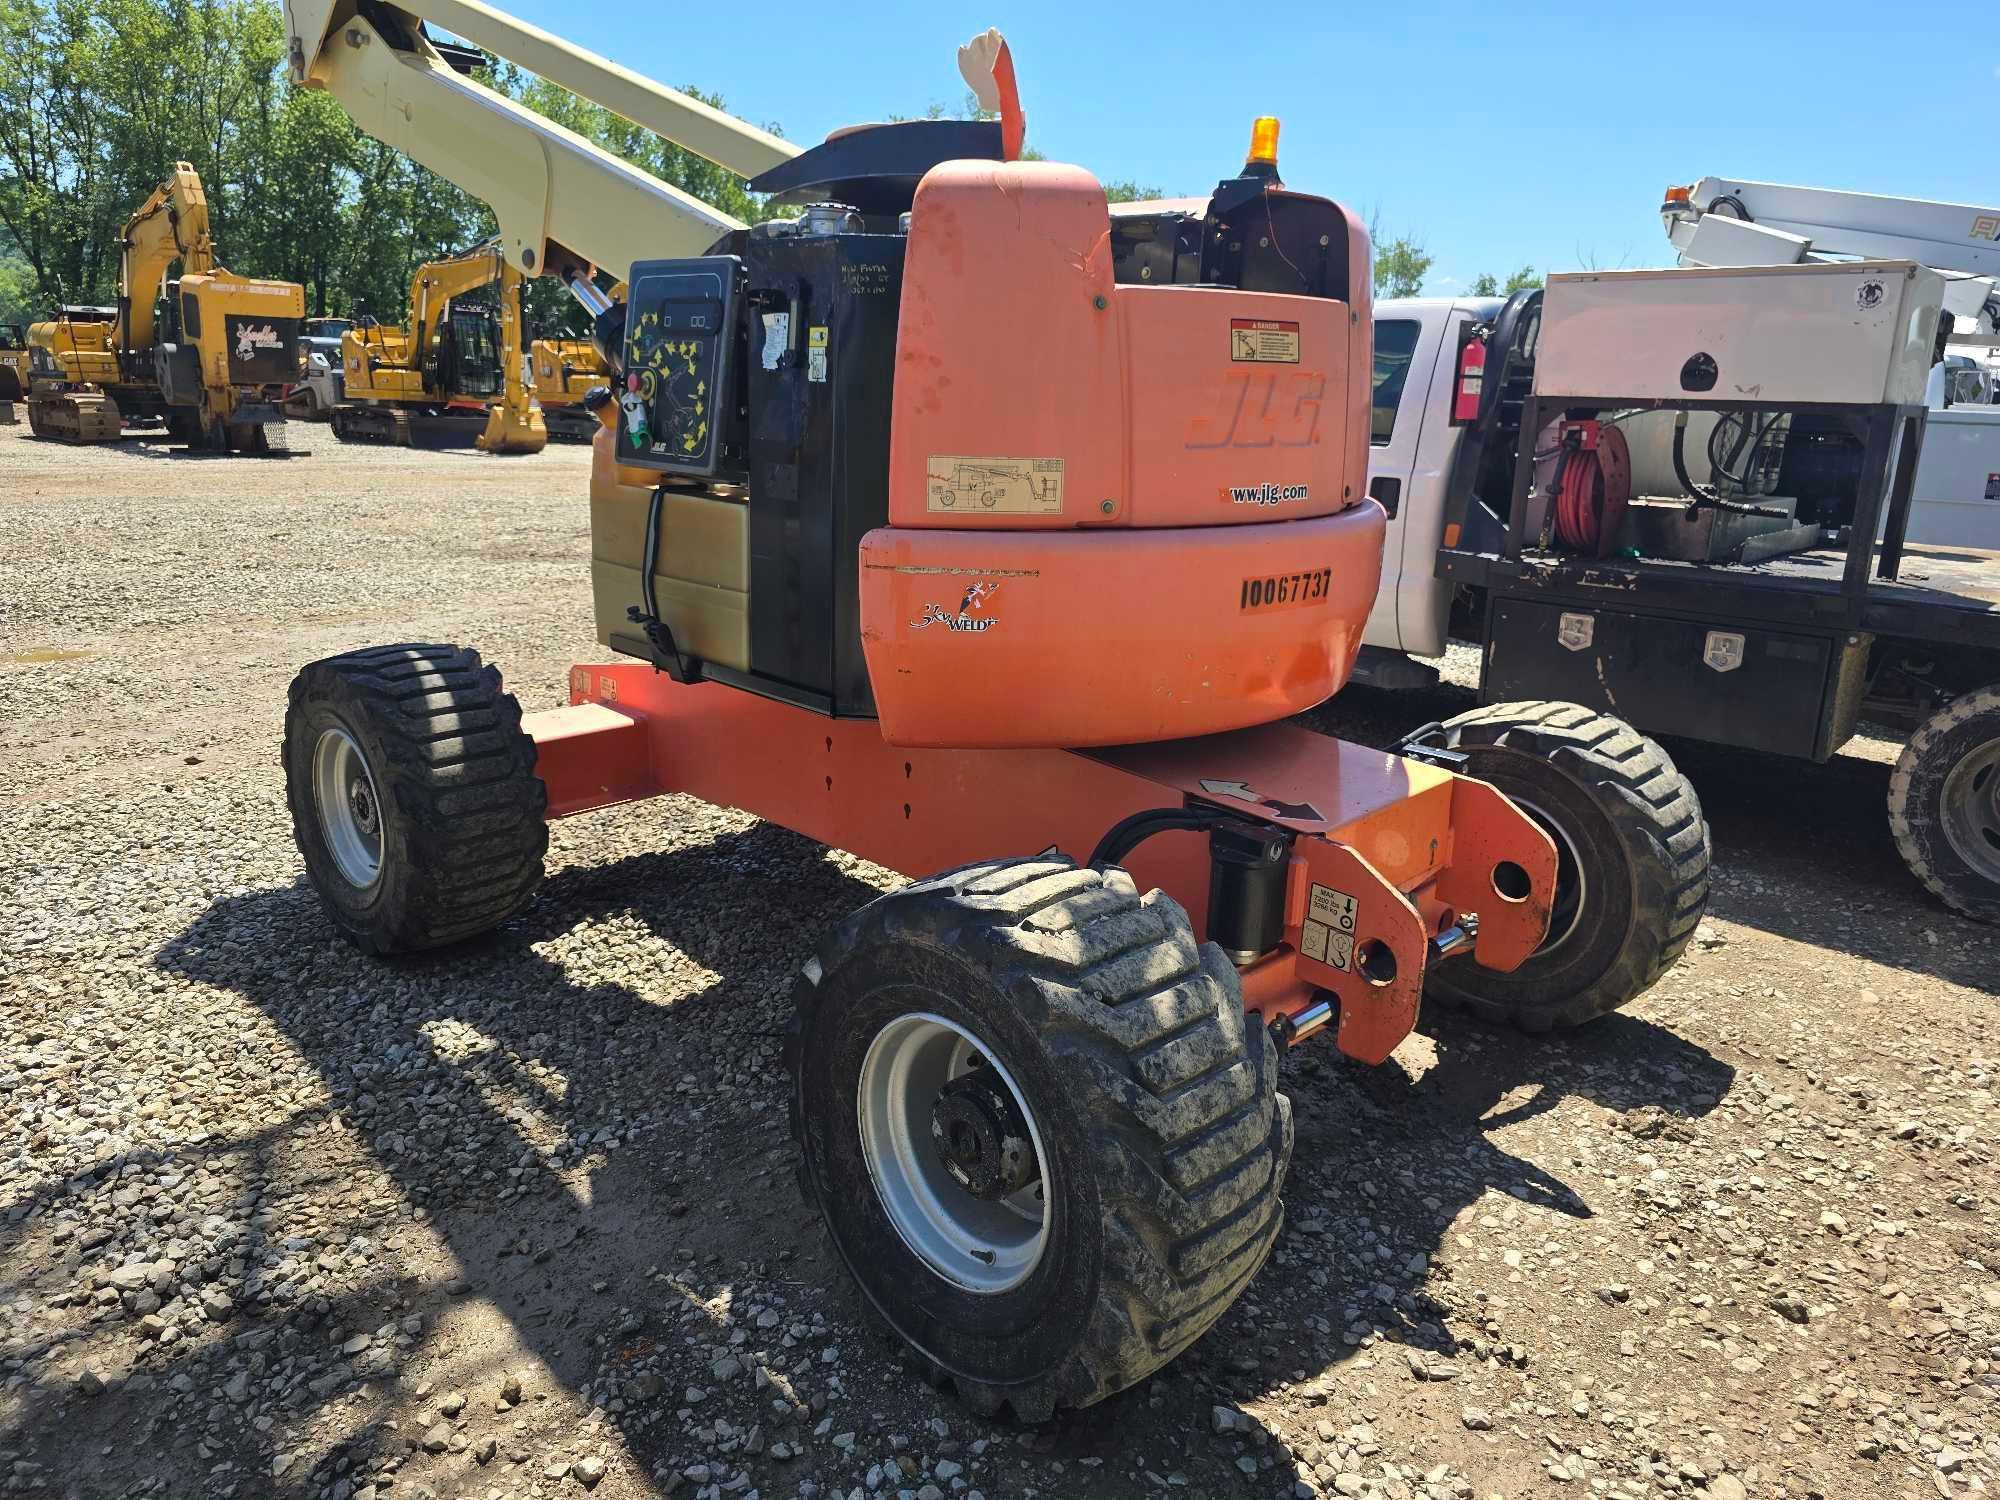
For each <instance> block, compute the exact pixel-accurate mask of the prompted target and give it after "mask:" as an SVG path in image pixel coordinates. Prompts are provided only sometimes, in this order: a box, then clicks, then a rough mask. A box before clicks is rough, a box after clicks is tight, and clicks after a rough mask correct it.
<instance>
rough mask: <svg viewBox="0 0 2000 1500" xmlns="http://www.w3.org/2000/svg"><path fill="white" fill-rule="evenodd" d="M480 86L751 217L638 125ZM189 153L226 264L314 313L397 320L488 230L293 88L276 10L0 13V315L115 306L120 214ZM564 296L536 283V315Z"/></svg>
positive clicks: (575, 104)
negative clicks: (411, 296)
mask: <svg viewBox="0 0 2000 1500" xmlns="http://www.w3.org/2000/svg"><path fill="white" fill-rule="evenodd" d="M481 76H482V78H483V80H484V81H485V82H487V83H488V84H490V85H491V86H493V87H495V88H497V89H499V90H501V91H502V92H504V93H507V94H510V95H513V96H515V97H517V98H520V99H521V100H522V101H523V102H525V103H526V104H528V105H529V106H530V107H531V108H534V109H536V110H538V111H539V112H541V113H543V114H545V115H548V116H549V117H550V118H552V119H554V120H557V121H558V122H560V123H561V124H563V125H566V126H568V127H569V128H570V129H572V130H575V131H577V132H578V133H580V134H582V135H584V136H587V137H589V138H590V139H592V140H594V141H596V142H598V143H599V144H600V145H603V146H605V147H606V148H608V149H609V150H611V151H613V152H615V153H617V154H618V155H620V156H623V157H625V158H626V159H628V160H630V161H632V162H633V163H635V164H636V165H638V166H641V167H643V168H645V169H646V170H647V171H649V172H651V173H653V175H655V176H656V177H659V178H661V179H663V180H664V181H667V182H670V183H673V184H675V185H676V186H678V187H681V188H683V189H685V190H686V191H688V192H690V193H693V194H694V195H695V196H696V197H699V198H703V199H705V200H707V201H708V202H710V203H713V204H715V205H716V206H718V207H720V208H722V209H724V210H725V211H727V212H729V213H732V214H735V215H736V216H737V217H739V218H743V219H754V218H756V217H758V216H759V214H760V212H761V209H760V206H759V205H758V204H757V202H756V201H755V200H754V199H753V198H752V196H751V195H750V194H749V193H748V191H747V190H746V189H745V188H744V185H743V180H742V179H741V178H739V177H736V176H734V175H733V174H731V173H728V172H725V171H723V170H722V169H721V168H719V167H716V166H714V165H713V164H712V163H709V162H707V161H704V160H702V159H701V158H700V157H697V156H694V155H693V154H692V153H690V152H687V151H685V150H683V149H681V148H680V147H678V146H674V145H672V144H670V143H668V142H666V141H663V140H661V139H660V138H659V137H658V136H655V135H653V134H652V133H651V132H650V131H646V130H643V129H641V128H639V127H637V126H634V125H631V124H629V123H627V122H626V121H624V120H621V119H619V118H617V117H616V116H614V115H612V114H610V113H609V112H608V111H606V110H603V109H600V108H598V107H597V106H596V105H593V104H590V103H588V102H586V101H584V100H581V99H578V98H577V97H575V96H574V95H572V94H570V93H568V92H566V91H565V90H562V89H560V88H557V87H555V86H553V85H551V84H549V83H547V82H545V81H543V80H540V79H537V78H533V77H531V76H529V75H527V74H524V73H521V72H519V71H518V70H516V69H513V68H511V67H508V66H505V65H503V66H502V67H501V69H500V70H499V71H497V72H488V73H483V74H482V75H481ZM687 92H690V93H694V94H696V95H697V96H698V97H701V98H703V99H705V100H706V101H707V102H708V103H710V104H715V105H718V106H720V105H721V104H722V100H720V99H719V98H716V97H715V96H713V95H711V94H702V93H701V92H700V91H699V90H695V89H689V90H687ZM182 160H184V161H188V162H191V163H193V165H194V167H195V170H196V171H198V172H199V173H200V174H201V178H202V184H203V187H204V189H205V190H206V193H207V196H208V202H209V216H210V221H211V224H212V226H213V229H214V234H215V240H216V245H217V247H218V250H219V253H220V258H221V260H222V263H223V264H224V265H226V266H228V267H229V268H230V269H231V270H232V271H236V272H238V273H240V274H242V275H246V276H270V277H278V278H282V279H286V280H292V281H297V282H300V283H301V284H303V285H304V287H305V290H306V307H307V311H308V312H309V313H311V314H313V315H329V314H331V315H340V314H348V313H352V312H353V311H355V310H356V309H357V308H360V307H365V308H366V309H368V310H370V311H372V312H374V313H376V314H377V315H378V316H381V317H383V318H385V319H391V318H393V317H395V316H396V314H397V311H398V310H399V309H400V308H401V307H402V306H403V305H404V302H405V301H406V299H407V297H408V288H409V281H410V277H411V275H412V273H413V272H414V271H415V270H416V268H417V267H418V266H419V265H421V264H422V263H423V262H425V261H427V260H430V259H433V258H435V257H436V256H439V255H441V254H447V253H450V252H453V251H456V250H462V249H464V248H466V247H468V246H469V245H472V244H475V243H477V242H478V241H479V240H480V239H482V238H484V237H485V236H487V235H489V234H491V233H492V232H493V229H494V224H493V218H492V214H491V213H490V212H489V211H488V210H487V208H486V207H485V205H484V204H482V203H479V202H478V201H476V200H475V199H473V198H471V197H470V196H468V195H467V194H465V193H464V192H461V191H460V190H459V189H458V188H456V187H454V186H453V185H452V184H450V183H449V182H446V181H445V180H444V179H442V178H440V177H438V176H436V175H435V174H433V173H431V172H429V171H427V170H426V169H425V168H423V167H420V166H418V165H417V164H416V163H414V162H412V161H410V160H409V159H408V158H407V157H404V156H403V155H402V154H401V153H400V152H397V151H396V150H394V149H392V148H391V147H388V146H385V145H383V144H381V143H380V142H378V141H374V140H371V139H370V138H369V137H367V136H366V135H363V134H362V133H361V132H360V131H359V130H357V129H356V128H355V126H354V124H353V122H352V121H350V120H349V119H348V117H347V115H346V113H345V112H344V111H343V110H342V109H341V108H340V106H339V105H338V104H336V103H335V102H334V101H333V100H332V99H331V98H329V97H328V96H327V95H325V94H323V93H319V92H316V91H313V90H307V89H299V88H294V87H293V86H292V85H291V83H290V81H289V79H288V78H287V76H286V73H285V68H284V26H283V20H282V17H281V14H280V11H279V8H278V5H277V4H276V3H275V0H0V321H4V322H26V321H32V320H33V319H35V318H38V317H42V316H46V315H47V313H48V311H49V309H51V308H53V307H54V306H55V305H56V304H58V303H60V302H76V303H99V304H102V303H109V302H112V301H115V300H116V297H117V291H118V258H119V246H120V238H121V234H122V231H123V228H124V224H125V221H126V219H127V218H128V217H129V216H130V214H131V212H132V210H133V209H135V208H137V207H138V206H139V204H140V203H141V202H143V201H144V199H145V197H146V195H147V194H148V193H150V192H151V191H152V190H153V188H154V187H155V186H156V185H157V184H158V183H159V181H160V180H161V178H163V177H164V176H165V175H166V173H167V171H168V170H169V169H170V168H171V167H172V165H173V164H174V162H176V161H182ZM567 301H568V299H567V298H566V297H565V296H564V295H563V294H562V292H561V291H560V289H557V288H550V287H541V286H537V287H536V288H535V290H534V296H533V302H534V310H538V311H544V312H548V313H554V312H556V311H558V310H560V309H562V308H564V307H566V306H567Z"/></svg>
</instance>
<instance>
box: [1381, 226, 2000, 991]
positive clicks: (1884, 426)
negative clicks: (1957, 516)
mask: <svg viewBox="0 0 2000 1500" xmlns="http://www.w3.org/2000/svg"><path fill="white" fill-rule="evenodd" d="M1944 295H1945V285H1944V281H1943V278H1941V277H1940V276H1939V275H1938V274H1937V273H1935V272H1933V271H1930V270H1928V269H1926V268H1924V267H1922V266H1919V265H1917V264H1915V263H1912V262H1908V261H1901V262H1881V261H1876V262H1865V261H1850V262H1828V263H1810V262H1809V263H1803V264H1790V265H1778V266H1772V265H1752V266H1742V267H1714V268H1689V269H1680V270H1668V271H1629V272H1612V273H1601V274H1600V273H1590V274H1580V275H1566V276H1557V277H1552V278H1551V279H1550V282H1549V285H1548V289H1547V291H1546V292H1542V291H1529V292H1522V293H1519V294H1517V295H1515V296H1514V297H1512V298H1510V299H1508V300H1506V301H1504V302H1503V301H1502V300H1500V299H1497V298H1414V299H1397V300H1392V301H1385V302H1383V303H1380V304H1378V305H1377V307H1376V309H1375V353H1374V394H1373V409H1372V417H1371V427H1370V445H1371V446H1370V465H1369V493H1370V494H1372V495H1373V496H1374V497H1375V498H1376V499H1377V500H1378V501H1379V502H1381V504H1382V505H1383V507H1384V509H1385V510H1386V511H1387V512H1388V513H1389V530H1388V540H1387V545H1386V549H1385V563H1384V571H1383V580H1382V588H1381V590H1380V592H1379V593H1378V595H1377V597H1376V602H1375V607H1374V609H1373V611H1372V613H1371V614H1370V617H1369V622H1368V628H1367V634H1366V637H1365V639H1366V642H1367V647H1366V649H1365V650H1364V652H1363V655H1362V660H1361V663H1360V664H1359V666H1358V667H1357V673H1356V680H1357V681H1363V682H1370V683H1373V684H1376V685H1378V686H1384V687H1405V686H1418V685H1423V684H1425V683H1429V682H1434V681H1435V669H1434V668H1433V667H1431V666H1429V665H1428V664H1427V663H1426V662H1424V661H1423V660H1421V659H1422V658H1432V657H1436V656H1438V655H1439V654H1440V653H1442V652H1443V651H1444V650H1445V648H1446V646H1447V644H1448V643H1449V642H1452V641H1460V642H1464V643H1467V644H1470V645H1473V646H1475V647H1477V648H1478V649H1479V651H1480V678H1479V689H1478V690H1479V696H1480V699H1481V701H1482V702H1483V703H1485V704H1487V705H1492V706H1488V707H1484V708H1481V709H1477V710H1475V711H1473V712H1471V713H1468V714H1464V715H1461V716H1460V717H1459V718H1457V719H1454V720H1451V721H1449V722H1448V723H1446V724H1444V725H1443V726H1440V727H1439V728H1437V729H1436V730H1434V731H1432V732H1431V733H1430V734H1428V735H1427V736H1426V737H1425V738H1426V739H1427V740H1428V741H1429V742H1434V743H1437V744H1441V745H1445V746H1449V747H1451V748H1454V749H1458V750H1461V751H1465V752H1467V753H1469V754H1470V755H1471V756H1472V761H1471V764H1472V766H1473V767H1474V769H1475V770H1476V772H1477V774H1480V775H1482V776H1485V777H1486V778H1487V779H1489V780H1491V781H1493V782H1494V784H1495V785H1497V786H1499V787H1501V788H1502V789H1503V790H1505V791H1507V792H1508V794H1509V795H1510V796H1512V797H1514V798H1515V800H1516V801H1517V802H1520V803H1521V804H1522V805H1523V806H1527V807H1530V808H1531V809H1532V808H1533V807H1535V806H1537V805H1541V804H1544V803H1546V802H1547V801H1548V800H1550V799H1552V798H1554V797H1556V796H1558V795H1562V794H1563V793H1564V791H1565V788H1564V787H1563V786H1562V785H1561V784H1560V783H1559V782H1556V781H1555V780H1554V779H1553V778H1552V777H1551V776H1550V775H1549V774H1548V771H1547V768H1546V762H1545V761H1544V760H1543V759H1541V758H1538V757H1530V756H1518V755H1505V754H1499V753H1496V750H1497V749H1498V748H1500V747H1506V746H1510V745H1524V744H1540V743H1543V742H1545V741H1546V738H1547V732H1546V730H1545V729H1544V727H1543V726H1542V725H1541V724H1539V723H1537V722H1535V720H1534V719H1533V717H1532V716H1531V715H1523V714H1521V713H1520V712H1518V711H1516V710H1513V709H1511V708H1508V707H1505V706H1503V705H1506V704H1509V703H1511V702H1513V701H1515V700H1521V699H1537V698H1562V699H1568V700H1572V701H1575V702H1578V703H1582V704H1586V705H1589V706H1591V707H1594V708H1597V709H1599V710H1601V711H1603V712H1607V713H1617V714H1619V715H1621V716H1622V717H1624V718H1626V719H1628V720H1630V721H1631V722H1632V723H1634V724H1636V725H1637V726H1638V727H1640V728H1641V729H1645V730H1648V731H1651V732H1655V733H1662V734H1672V735H1678V736H1683V737H1686V738H1689V739H1694V740H1701V741H1708V742H1712V743H1717V744H1723V745H1735V746H1743V747H1746V748H1750V749H1754V750H1761V751H1768V752H1773V753H1777V754H1781V755H1791V756H1797V757H1800V758H1803V759H1808V760H1820V761H1823V760H1826V759H1827V758H1829V757H1830V756H1832V755H1833V754H1834V753H1835V752H1836V751H1838V750H1839V749H1840V747H1841V746H1842V745H1843V744H1844V743H1845V742H1846V741H1847V740H1848V739H1849V738H1850V737H1851V736H1852V735H1853V734H1854V733H1855V732H1856V730H1857V727H1858V726H1859V725H1860V723H1861V722H1862V721H1863V720H1864V719H1865V720H1867V721H1869V722H1871V723H1874V724H1879V725H1885V726H1889V727H1891V728H1893V729H1895V730H1897V731H1899V732H1903V733H1907V735H1908V741H1907V744H1906V746H1905V748H1904V751H1903V753H1902V757H1901V760H1900V761H1899V763H1898V765H1897V766H1896V769H1895V772H1894V775H1893V776H1892V778H1891V781H1890V789H1889V816H1890V820H1891V823H1892V826H1893V828H1894V831H1895V837H1896V842H1897V845H1898V847H1899V849H1900V850H1901V852H1902V854H1903V856H1904V858H1905V860H1906V861H1907V862H1908V864H1909V866H1910V868H1911V870H1912V871H1913V872H1914V873H1915V875H1916V876H1917V877H1918V879H1919V880H1921V881H1922V882H1923V884H1924V885H1925V886H1926V887H1928V888H1929V889H1930V890H1931V891H1932V892H1933V893H1934V894H1935V895H1936V896H1937V897H1938V898H1939V899H1941V900H1943V901H1945V902H1946V903H1948V904H1949V905H1951V906H1953V907H1955V908H1956V909H1958V910H1959V911H1961V912H1964V913H1966V914H1967V915H1970V916H1974V917H1977V918H1980V919H1983V920H1987V921H1996V920H2000V559H1996V558H1995V557H1994V556H1993V555H1992V554H1990V553H1981V552H1976V551H1963V550H1953V549H1943V548H1925V549H1922V550H1920V551H1919V550H1912V549H1908V548H1906V547H1905V545H1904V528H1905V526H1906V523H1907V520H1908V516H1909V513H1910V508H1911V498H1912V494H1913V487H1914V486H1913V474H1914V470H1915V467H1916V462H1917V457H1918V454H1919V451H1920V446H1921V445H1922V444H1923V443H1924V442H1925V441H1926V439H1925V436H1924V433H1925V424H1926V421H1927V419H1931V418H1934V417H1935V415H1936V414H1935V413H1931V412H1929V411H1927V409H1926V407H1925V405H1924V392H1925V385H1926V381H1927V376H1928V373H1929V371H1930V370H1931V369H1932V367H1933V366H1934V364H1935V362H1936V360H1937V358H1938V347H1939V346H1938V342H1937V328H1938V326H1939V314H1940V311H1941V307H1942V304H1943V301H1944ZM1548 826H1550V827H1551V828H1552V829H1553V830H1554V831H1555V832H1556V834H1557V836H1558V842H1559V845H1561V846H1562V847H1563V852H1564V857H1565V862H1564V871H1565V881H1564V894H1563V895H1562V896H1561V897H1560V898H1559V900H1558V912H1559V916H1560V917H1561V920H1559V922H1558V924H1557V929H1556V931H1557V933H1558V934H1560V933H1562V932H1563V931H1564V930H1565V928H1567V930H1568V931H1569V932H1570V934H1571V935H1570V936H1569V937H1568V938H1567V939H1563V940H1561V941H1556V942H1552V944H1551V946H1550V947H1549V948H1548V949H1546V950H1545V951H1544V952H1543V953H1542V954H1540V955H1538V957H1537V959H1536V960H1534V961H1533V962H1531V963H1530V964H1529V965H1527V966H1524V968H1523V969H1522V970H1521V971H1520V974H1521V975H1522V976H1525V977H1526V978H1527V979H1529V980H1531V981H1532V980H1533V979H1534V978H1535V976H1536V968H1537V965H1541V966H1545V967H1548V968H1553V967H1555V966H1556V965H1558V964H1559V963H1560V962H1561V960H1562V957H1563V950H1564V948H1565V947H1566V946H1567V947H1572V948H1579V949H1580V948H1582V947H1584V946H1587V945H1589V944H1590V943H1591V942H1593V941H1594V938H1593V923H1592V921H1591V915H1592V911H1593V908H1594V905H1595V903H1597V902H1600V901H1602V900H1604V899H1606V897H1607V895H1614V896H1615V894H1616V893H1615V892H1607V891H1606V889H1605V887H1604V884H1603V883H1602V882H1596V883H1593V882H1592V881H1591V880H1590V879H1589V870H1590V864H1591V857H1592V856H1591V851H1590V849H1589V848H1588V847H1587V846H1585V845H1582V844H1579V843H1576V842H1575V841H1574V835H1575V830H1576V829H1577V828H1578V827H1580V826H1584V825H1583V824H1582V822H1581V820H1577V819H1572V820H1569V821H1568V822H1567V823H1559V822H1557V821H1556V820H1553V819H1552V820H1550V822H1549V825H1548ZM1606 826H1608V825H1606ZM1602 831H1603V829H1602V828H1600V829H1599V832H1600V833H1601V832H1602ZM1572 870H1574V871H1575V872H1576V873H1575V875H1574V876H1571V875H1570V873H1569V872H1571V871H1572ZM1572 913H1573V914H1574V916H1573V920H1572V919H1571V915H1570V914H1572ZM1509 982H1510V983H1511V982H1515V981H1512V980H1510V981H1509Z"/></svg>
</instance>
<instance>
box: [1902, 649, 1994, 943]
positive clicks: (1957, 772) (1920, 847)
mask: <svg viewBox="0 0 2000 1500" xmlns="http://www.w3.org/2000/svg"><path fill="white" fill-rule="evenodd" d="M1889 827H1890V830H1891V832H1893V833H1894V834H1895V836H1896V847H1897V849H1898V850H1900V851H1901V852H1902V855H1903V860H1904V863H1906V864H1908V865H1909V867H1910V870H1911V872H1912V873H1914V874H1915V875H1916V877H1917V879H1919V880H1921V881H1922V882H1923V883H1924V887H1925V889H1927V890H1928V891H1930V893H1931V894H1932V895H1934V896H1936V897H1937V898H1938V900H1940V901H1942V902H1944V904H1945V905H1947V906H1949V907H1951V908H1952V909H1953V910H1954V911H1959V912H1963V913H1964V914H1965V915H1966V916H1968V917H1974V918H1977V919H1978V920H1979V921H1982V922H2000V683H1996V684H1995V685H1993V686H1992V687H1984V688H1980V689H1978V690H1977V691H1976V692H1971V693H1966V694H1964V695H1963V696H1961V697H1958V698H1955V699H1953V700H1952V701H1951V702H1950V703H1948V704H1946V705H1945V706H1944V707H1943V708H1941V709H1939V710H1938V711H1937V712H1936V713H1934V714H1932V715H1931V717H1930V718H1928V719H1926V720H1925V721H1924V722H1923V723H1922V724H1921V725H1919V726H1918V728H1917V732H1916V733H1915V734H1913V735H1911V736H1910V742H1909V743H1908V744H1907V745H1905V746H1904V747H1903V754H1902V757H1901V759H1899V760H1898V761H1897V762H1896V769H1895V771H1894V772H1892V773H1891V775H1890V777H1889Z"/></svg>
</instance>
